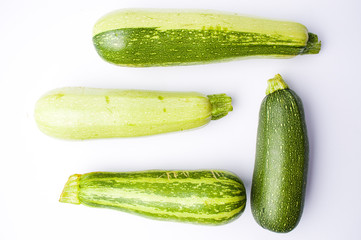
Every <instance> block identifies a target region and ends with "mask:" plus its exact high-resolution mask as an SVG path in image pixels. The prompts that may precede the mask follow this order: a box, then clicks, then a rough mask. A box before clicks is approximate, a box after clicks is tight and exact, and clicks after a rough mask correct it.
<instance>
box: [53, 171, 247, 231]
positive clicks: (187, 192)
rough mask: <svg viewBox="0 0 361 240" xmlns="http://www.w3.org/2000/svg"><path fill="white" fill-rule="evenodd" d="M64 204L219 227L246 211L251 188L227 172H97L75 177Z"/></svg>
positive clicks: (64, 198) (65, 190) (66, 187)
mask: <svg viewBox="0 0 361 240" xmlns="http://www.w3.org/2000/svg"><path fill="white" fill-rule="evenodd" d="M60 202H64V203H73V204H83V205H86V206H91V207H100V208H111V209H115V210H120V211H124V212H129V213H134V214H138V215H141V216H143V217H149V218H153V219H157V220H167V221H179V222H186V223H194V224H208V225H220V224H225V223H228V222H230V221H232V220H234V219H236V218H237V217H239V216H240V215H241V213H242V212H243V211H244V209H245V206H246V190H245V187H244V185H243V183H242V181H241V180H240V179H239V178H238V177H237V176H236V175H235V174H233V173H231V172H228V171H216V170H196V171H163V170H152V171H140V172H118V173H112V172H93V173H87V174H83V175H81V174H74V175H72V176H71V177H70V178H69V180H68V182H67V183H66V185H65V187H64V190H63V193H62V194H61V197H60Z"/></svg>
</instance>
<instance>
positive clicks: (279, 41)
mask: <svg viewBox="0 0 361 240" xmlns="http://www.w3.org/2000/svg"><path fill="white" fill-rule="evenodd" d="M93 43H94V46H95V48H96V50H97V52H98V54H99V55H100V56H101V57H102V58H103V59H104V60H106V61H108V62H110V63H113V64H117V65H121V66H131V67H150V66H169V65H189V64H204V63H211V62H219V61H229V60H232V59H237V58H242V57H254V56H258V57H275V58H290V57H294V56H296V55H299V54H316V53H318V52H319V51H320V48H321V43H320V42H319V41H318V38H317V35H315V34H312V33H309V32H308V30H307V28H306V27H305V26H303V25H302V24H299V23H295V22H288V21H275V20H269V19H262V18H255V17H246V16H241V15H237V14H233V13H224V12H217V11H205V10H203V11H189V10H188V11H186V10H154V9H149V10H144V9H125V10H120V11H115V12H112V13H110V14H107V15H106V16H104V17H103V18H101V19H99V21H98V22H97V23H96V24H95V26H94V30H93Z"/></svg>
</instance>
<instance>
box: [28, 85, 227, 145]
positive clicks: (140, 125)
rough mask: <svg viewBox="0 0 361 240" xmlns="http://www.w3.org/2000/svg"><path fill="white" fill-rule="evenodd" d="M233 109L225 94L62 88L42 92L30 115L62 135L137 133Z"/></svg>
mask: <svg viewBox="0 0 361 240" xmlns="http://www.w3.org/2000/svg"><path fill="white" fill-rule="evenodd" d="M229 111H232V99H231V98H230V97H228V96H227V95H225V94H215V95H208V96H205V95H203V94H200V93H196V92H164V91H163V92H162V91H141V90H119V89H96V88H80V87H79V88H75V87H73V88H61V89H56V90H53V91H51V92H49V93H47V94H45V95H44V96H43V97H41V98H40V99H39V100H38V102H37V103H36V106H35V114H34V115H35V120H36V122H37V124H38V127H39V128H40V130H41V131H43V132H44V133H46V134H47V135H50V136H53V137H58V138H63V139H92V138H112V137H136V136H145V135H153V134H159V133H166V132H173V131H182V130H186V129H191V128H196V127H200V126H203V125H205V124H207V123H209V122H210V121H211V119H213V120H215V119H219V118H222V117H223V116H225V115H227V113H228V112H229Z"/></svg>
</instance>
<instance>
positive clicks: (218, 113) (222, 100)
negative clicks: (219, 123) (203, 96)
mask: <svg viewBox="0 0 361 240" xmlns="http://www.w3.org/2000/svg"><path fill="white" fill-rule="evenodd" d="M207 97H208V99H209V102H210V103H211V105H212V120H217V119H220V118H222V117H224V116H226V115H227V114H228V112H230V111H232V110H233V107H232V98H231V97H230V96H227V95H226V94H224V93H222V94H213V95H208V96H207Z"/></svg>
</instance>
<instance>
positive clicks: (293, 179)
mask: <svg viewBox="0 0 361 240" xmlns="http://www.w3.org/2000/svg"><path fill="white" fill-rule="evenodd" d="M277 78H280V79H281V80H282V78H281V77H280V76H279V75H278V76H276V77H275V79H277ZM271 80H274V79H271ZM282 81H283V80H282ZM308 152H309V146H308V137H307V129H306V123H305V117H304V110H303V106H302V102H301V99H300V98H299V97H298V96H297V94H296V93H295V92H294V91H292V90H290V89H288V87H287V88H285V89H279V90H276V91H274V92H272V93H270V94H268V95H267V96H266V97H265V98H264V100H263V102H262V105H261V109H260V113H259V125H258V133H257V147H256V161H255V166H254V172H253V180H252V189H251V209H252V213H253V216H254V218H255V220H256V221H257V222H258V224H259V225H261V226H262V227H263V228H266V229H268V230H271V231H274V232H283V233H285V232H289V231H291V230H293V229H294V228H295V227H296V226H297V224H298V223H299V221H300V218H301V215H302V211H303V206H304V198H305V189H306V182H307V168H308Z"/></svg>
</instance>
